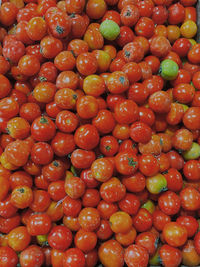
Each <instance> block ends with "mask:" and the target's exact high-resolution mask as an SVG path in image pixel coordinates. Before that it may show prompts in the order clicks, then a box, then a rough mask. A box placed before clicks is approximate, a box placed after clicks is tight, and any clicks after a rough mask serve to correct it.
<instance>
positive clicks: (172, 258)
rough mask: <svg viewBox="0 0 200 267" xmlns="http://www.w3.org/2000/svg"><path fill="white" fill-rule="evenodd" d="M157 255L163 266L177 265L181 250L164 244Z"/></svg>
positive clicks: (180, 257)
mask: <svg viewBox="0 0 200 267" xmlns="http://www.w3.org/2000/svg"><path fill="white" fill-rule="evenodd" d="M159 255H160V257H161V260H162V263H163V265H164V266H173V267H177V266H179V264H180V263H181V260H182V255H181V251H180V250H179V249H177V248H174V247H172V246H169V245H166V244H165V245H163V246H162V247H161V248H160V250H159Z"/></svg>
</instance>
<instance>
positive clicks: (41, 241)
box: [36, 235, 48, 246]
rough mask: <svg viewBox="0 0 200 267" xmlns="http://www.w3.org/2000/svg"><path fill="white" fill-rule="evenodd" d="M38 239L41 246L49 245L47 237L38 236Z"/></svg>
mask: <svg viewBox="0 0 200 267" xmlns="http://www.w3.org/2000/svg"><path fill="white" fill-rule="evenodd" d="M36 239H37V243H38V244H39V245H40V246H44V245H47V244H48V241H47V235H37V236H36Z"/></svg>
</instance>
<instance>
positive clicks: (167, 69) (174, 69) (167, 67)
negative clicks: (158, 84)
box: [159, 59, 179, 81]
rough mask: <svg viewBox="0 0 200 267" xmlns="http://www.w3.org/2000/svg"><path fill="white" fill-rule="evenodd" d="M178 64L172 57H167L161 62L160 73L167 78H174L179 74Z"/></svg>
mask: <svg viewBox="0 0 200 267" xmlns="http://www.w3.org/2000/svg"><path fill="white" fill-rule="evenodd" d="M178 70H179V67H178V64H176V62H174V61H173V60H171V59H165V60H163V61H162V62H161V64H160V71H159V72H160V74H161V76H162V77H163V79H165V80H169V81H170V80H174V79H175V78H176V76H177V75H178Z"/></svg>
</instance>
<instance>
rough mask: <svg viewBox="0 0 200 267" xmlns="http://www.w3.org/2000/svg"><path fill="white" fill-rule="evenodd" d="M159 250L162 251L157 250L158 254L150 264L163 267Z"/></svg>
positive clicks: (152, 258)
mask: <svg viewBox="0 0 200 267" xmlns="http://www.w3.org/2000/svg"><path fill="white" fill-rule="evenodd" d="M159 250H160V247H159V248H158V249H157V250H156V253H155V254H154V255H153V256H152V257H151V258H150V259H149V264H150V265H151V266H161V259H160V255H159Z"/></svg>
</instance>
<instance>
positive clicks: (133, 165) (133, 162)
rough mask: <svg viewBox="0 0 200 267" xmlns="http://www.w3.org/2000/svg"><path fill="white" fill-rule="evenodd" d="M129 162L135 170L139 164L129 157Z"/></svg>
mask: <svg viewBox="0 0 200 267" xmlns="http://www.w3.org/2000/svg"><path fill="white" fill-rule="evenodd" d="M127 160H128V165H129V166H132V167H133V168H135V166H136V165H137V164H138V163H137V161H134V160H133V158H129V157H127Z"/></svg>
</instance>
